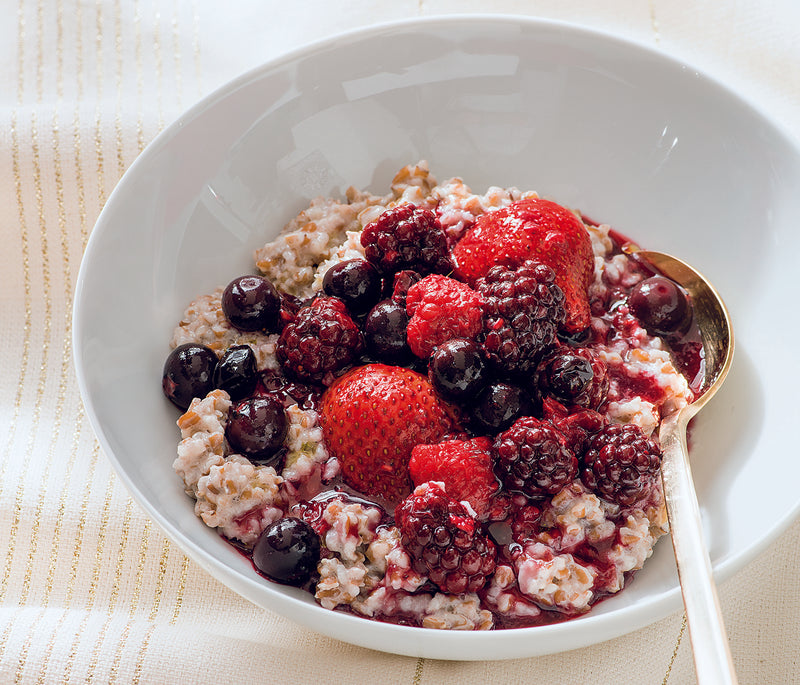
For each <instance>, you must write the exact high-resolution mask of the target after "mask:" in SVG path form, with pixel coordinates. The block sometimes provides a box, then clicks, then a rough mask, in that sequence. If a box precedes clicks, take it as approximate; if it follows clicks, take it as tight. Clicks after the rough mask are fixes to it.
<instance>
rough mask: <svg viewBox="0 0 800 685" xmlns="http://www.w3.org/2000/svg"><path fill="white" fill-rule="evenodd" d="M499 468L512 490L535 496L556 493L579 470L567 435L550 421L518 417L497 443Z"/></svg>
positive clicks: (497, 464)
mask: <svg viewBox="0 0 800 685" xmlns="http://www.w3.org/2000/svg"><path fill="white" fill-rule="evenodd" d="M493 450H494V454H495V471H496V473H497V475H498V477H499V478H500V480H502V482H503V484H504V485H505V488H506V489H507V490H508V491H509V492H518V493H520V494H522V495H525V496H526V497H529V498H532V499H535V498H538V497H544V496H546V495H554V494H556V493H557V492H558V491H559V490H561V488H563V487H564V486H565V485H567V484H568V483H570V482H571V481H572V480H573V479H574V478H575V476H576V475H577V473H578V460H577V459H576V457H575V454H574V452H573V451H572V450H571V449H570V447H569V445H568V443H567V440H566V437H565V436H564V434H563V433H561V431H559V430H558V429H557V428H556V427H555V426H554V425H553V424H551V423H550V422H549V421H542V420H540V419H537V418H534V417H532V416H528V417H523V418H521V419H518V420H517V421H516V422H515V423H514V425H513V426H511V428H509V429H508V430H506V431H503V432H502V433H500V435H498V436H497V439H496V440H495V442H494V446H493Z"/></svg>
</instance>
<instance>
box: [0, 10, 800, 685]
mask: <svg viewBox="0 0 800 685" xmlns="http://www.w3.org/2000/svg"><path fill="white" fill-rule="evenodd" d="M476 11H479V12H487V11H496V12H506V13H517V14H528V15H535V16H540V17H546V18H554V19H560V20H566V21H570V22H575V23H578V24H583V25H586V26H591V27H595V28H601V29H605V30H608V31H610V32H613V33H615V34H618V35H622V36H627V37H631V38H633V39H635V40H637V41H639V42H641V43H644V44H647V45H650V46H653V47H655V48H658V49H660V50H663V51H665V52H668V53H671V54H673V55H675V56H677V57H679V58H682V59H684V60H686V61H689V62H690V63H692V64H694V65H695V66H697V67H698V68H700V69H701V70H703V71H705V72H707V73H709V74H711V75H712V76H714V77H716V78H718V79H719V80H721V81H723V82H725V83H726V84H728V85H729V86H731V87H733V88H734V89H736V90H738V91H739V92H740V93H742V94H743V95H744V96H745V97H747V98H748V99H750V100H752V101H753V102H754V103H755V104H756V105H757V106H759V107H760V108H761V109H762V110H764V111H765V112H767V113H769V115H771V116H772V117H773V118H774V119H775V120H777V121H778V123H780V124H781V125H783V126H784V127H786V128H787V129H789V130H790V131H791V132H792V133H793V134H794V135H795V136H798V137H800V3H797V2H796V0H758V1H755V0H731V1H730V2H727V1H725V0H607V1H605V2H601V1H599V0H576V1H573V2H569V3H568V2H563V0H530V1H522V0H505V1H503V0H495V1H490V0H485V1H484V2H479V1H477V0H458V1H455V0H413V1H410V0H395V2H393V3H387V2H380V1H379V0H348V1H346V2H345V1H343V2H333V1H332V0H307V1H306V2H295V3H291V2H276V1H274V0H258V1H256V0H239V1H237V2H228V3H222V2H213V1H212V0H172V1H167V0H164V1H163V2H159V1H158V0H149V1H147V0H95V1H94V2H88V1H85V0H19V2H14V1H13V0H0V60H2V68H0V238H2V242H0V285H1V287H0V335H1V336H2V345H1V346H0V569H2V572H1V573H0V682H2V683H12V682H18V683H56V682H58V683H61V682H64V683H82V682H89V681H93V682H100V683H112V682H118V683H175V682H181V681H188V682H202V683H210V682H220V683H241V682H281V683H283V682H300V683H312V682H323V681H324V682H336V681H341V682H367V681H369V680H376V681H382V682H392V683H408V684H409V685H410V684H412V683H413V684H414V685H417V684H419V685H422V684H427V683H453V684H459V685H460V684H463V683H473V682H492V683H505V682H509V683H517V682H518V683H523V682H524V683H552V682H571V683H606V682H615V683H662V682H669V683H673V684H679V685H680V684H684V683H691V682H694V673H693V665H692V657H691V650H690V646H689V642H688V636H686V635H685V634H684V632H683V630H682V616H681V614H680V613H679V614H676V615H674V616H671V617H669V618H667V619H665V620H662V621H660V622H658V623H656V624H654V625H652V626H650V627H648V628H646V629H643V630H640V631H638V632H635V633H633V634H631V635H628V636H625V637H622V638H619V639H615V640H611V641H608V642H604V643H601V644H599V645H597V646H594V647H590V648H586V649H581V650H577V651H573V652H568V653H564V654H557V655H552V656H546V657H541V658H535V659H526V660H519V661H507V662H487V663H451V662H437V661H432V660H423V659H414V658H407V657H399V656H392V655H387V654H381V653H378V652H372V651H368V650H365V649H360V648H357V647H352V646H350V645H348V644H346V643H343V642H339V641H336V640H332V639H329V638H325V637H321V636H320V635H317V634H315V633H313V632H310V631H308V630H306V629H303V628H300V627H298V626H296V625H294V624H293V623H292V622H291V621H289V620H287V619H284V618H282V617H279V616H276V615H274V614H272V613H270V612H268V611H263V610H260V609H257V608H256V607H254V606H252V605H251V604H249V603H248V602H247V601H245V600H243V599H241V598H240V597H239V596H238V595H235V594H234V593H233V592H231V591H229V590H228V589H226V588H225V587H224V586H221V585H220V584H219V583H217V582H216V581H214V580H213V579H211V578H210V577H209V576H208V575H206V574H205V573H204V572H203V571H201V570H200V569H199V568H198V567H197V566H196V565H195V564H194V563H193V562H191V561H189V560H188V559H187V558H186V557H185V556H184V555H183V554H182V552H181V551H180V550H179V549H177V548H176V547H175V546H174V545H173V544H171V543H169V542H168V541H167V540H166V539H165V538H164V536H163V535H162V534H161V533H160V531H159V530H158V529H157V528H156V527H155V526H154V525H153V524H152V523H151V522H150V521H149V520H148V519H147V517H146V516H145V515H144V514H143V512H142V511H141V510H140V508H139V507H138V505H136V504H135V503H134V502H133V501H132V500H131V498H130V496H129V495H128V493H127V492H126V490H125V488H124V487H123V486H122V485H121V483H120V481H119V479H118V478H117V477H116V476H115V474H114V473H113V470H112V468H111V466H110V464H109V462H108V461H107V459H106V457H105V456H104V454H103V453H102V451H101V450H100V448H99V446H98V444H97V442H96V440H95V438H94V436H93V434H92V431H91V429H90V427H89V425H88V422H87V419H86V416H85V414H84V411H83V409H82V406H81V402H80V398H79V395H78V390H77V386H76V381H75V377H74V373H73V369H72V358H71V353H72V350H71V344H70V335H71V320H70V317H71V306H72V293H73V288H74V284H75V279H76V276H77V272H78V267H79V264H80V260H81V255H82V252H83V249H84V247H85V244H86V240H87V237H88V235H89V234H90V233H91V230H92V226H93V224H94V221H95V219H96V217H97V215H98V213H99V211H100V209H101V207H102V206H103V204H104V202H105V201H106V199H107V198H108V196H109V193H110V192H111V190H112V189H113V187H114V185H115V184H116V182H117V181H118V180H119V178H120V176H121V175H122V174H123V172H124V171H125V169H126V168H127V167H128V166H129V165H130V164H131V162H132V161H133V160H134V159H135V157H136V156H137V154H138V153H139V152H140V151H141V150H142V149H143V147H144V146H145V145H146V144H147V143H148V142H149V141H150V140H151V139H152V138H153V136H154V135H155V134H156V133H157V132H158V131H159V130H160V129H161V128H162V127H163V126H164V125H165V124H167V123H169V122H170V121H171V120H173V119H174V118H175V117H177V115H178V114H179V113H180V112H181V111H182V110H184V109H185V108H186V107H188V106H189V105H191V104H192V103H193V102H195V101H196V100H198V99H199V98H200V97H201V96H202V95H204V94H207V93H209V92H210V91H211V90H213V89H214V88H216V87H217V86H219V85H221V84H222V83H224V82H225V81H227V80H229V79H230V78H232V77H234V76H236V75H237V74H239V73H240V72H242V71H244V70H246V69H248V68H250V67H253V66H256V65H257V64H259V63H261V62H263V61H265V60H267V59H269V58H271V57H273V56H275V55H278V54H279V53H281V52H284V51H286V50H288V49H291V48H293V47H295V46H297V45H298V44H302V43H306V42H309V41H311V40H314V39H317V38H322V37H325V36H328V35H331V34H334V33H336V32H339V31H341V30H345V29H349V28H352V27H356V26H362V25H367V24H370V23H374V22H379V21H387V20H392V19H399V18H404V17H409V16H419V15H432V14H443V13H449V12H459V13H464V12H476ZM798 192H800V189H798ZM787 448H791V447H790V446H787ZM798 568H800V523H796V524H795V525H794V526H793V527H791V528H790V529H789V530H788V531H787V532H785V533H784V534H783V535H782V536H781V537H780V539H778V540H777V541H776V542H775V543H774V544H773V545H772V546H771V547H770V548H769V550H768V552H767V553H766V554H765V555H764V556H763V557H762V558H760V559H758V560H756V561H754V562H753V563H751V564H750V565H749V566H748V567H747V568H745V569H744V570H743V571H741V572H739V573H738V574H737V575H736V576H735V577H733V578H732V579H731V580H729V581H727V582H726V583H724V584H723V586H722V587H721V597H722V604H723V608H724V612H725V618H726V621H727V626H728V631H729V634H730V639H731V644H732V648H733V653H734V660H735V662H736V666H737V669H738V672H739V677H740V681H741V682H742V683H756V684H765V683H775V684H783V683H790V682H795V683H797V682H800V659H798V656H797V655H798V654H799V653H800V631H799V630H798V625H799V624H800V584H798V582H797V569H798ZM765 578H766V581H765ZM755 586H758V587H759V588H760V591H759V593H758V594H757V595H754V594H753V593H752V592H751V591H750V588H751V587H755Z"/></svg>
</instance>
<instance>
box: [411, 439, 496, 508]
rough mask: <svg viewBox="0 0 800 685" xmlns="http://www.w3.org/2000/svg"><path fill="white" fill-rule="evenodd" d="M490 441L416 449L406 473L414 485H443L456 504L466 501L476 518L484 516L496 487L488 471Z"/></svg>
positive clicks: (492, 475)
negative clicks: (427, 483) (428, 483)
mask: <svg viewBox="0 0 800 685" xmlns="http://www.w3.org/2000/svg"><path fill="white" fill-rule="evenodd" d="M491 448H492V441H491V439H489V438H486V437H479V438H473V439H472V440H446V441H444V442H440V443H439V444H437V445H417V446H416V447H415V448H414V450H413V451H412V453H411V461H409V463H408V472H409V474H410V475H411V480H412V481H414V485H421V484H422V483H425V482H427V481H439V482H441V483H444V487H445V490H447V494H448V495H449V496H450V497H451V498H452V499H454V500H456V501H457V502H463V501H465V500H466V501H467V502H469V505H470V506H471V507H472V509H473V510H474V511H475V514H476V515H477V518H478V519H479V520H483V519H484V518H485V517H486V515H487V514H488V512H489V510H490V508H491V505H492V499H493V498H494V496H495V494H496V493H497V491H498V490H499V489H500V485H499V483H498V482H497V478H495V475H494V471H493V470H492V455H491Z"/></svg>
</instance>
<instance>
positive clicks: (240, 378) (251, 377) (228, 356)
mask: <svg viewBox="0 0 800 685" xmlns="http://www.w3.org/2000/svg"><path fill="white" fill-rule="evenodd" d="M257 382H258V372H257V369H256V355H255V352H253V348H252V347H250V345H231V347H229V348H228V349H227V350H225V354H223V355H222V358H221V359H220V360H219V363H218V364H217V368H216V369H215V370H214V387H215V388H220V389H221V390H224V391H225V392H227V393H228V394H229V395H230V397H231V400H233V401H234V402H237V401H238V400H241V399H243V398H244V397H247V396H249V395H251V394H252V393H253V391H254V390H255V389H256V383H257Z"/></svg>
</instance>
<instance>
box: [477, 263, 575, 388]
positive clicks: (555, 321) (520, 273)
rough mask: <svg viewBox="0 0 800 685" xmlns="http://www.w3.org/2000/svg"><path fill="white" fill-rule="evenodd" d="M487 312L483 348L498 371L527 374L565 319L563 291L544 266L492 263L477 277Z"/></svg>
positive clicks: (485, 311) (536, 264) (551, 272)
mask: <svg viewBox="0 0 800 685" xmlns="http://www.w3.org/2000/svg"><path fill="white" fill-rule="evenodd" d="M478 292H480V293H481V295H483V298H484V305H483V311H484V316H485V324H484V333H483V347H484V353H485V354H486V357H487V359H488V360H489V362H490V363H491V364H492V365H493V366H494V367H495V368H496V369H497V370H498V371H500V372H505V373H507V374H528V373H532V372H533V371H534V370H535V368H536V363H537V362H538V361H539V359H540V358H541V356H542V354H544V353H545V352H546V351H547V350H548V349H549V348H550V347H552V345H553V344H554V343H555V341H556V333H557V331H558V328H559V326H560V325H562V324H563V323H564V318H565V317H566V310H565V309H564V293H563V292H562V291H561V288H559V287H558V286H557V285H556V284H555V273H554V272H553V270H552V269H551V268H550V267H549V266H546V265H544V264H539V263H536V262H531V261H528V262H525V263H524V264H523V265H522V266H520V267H519V268H518V269H510V268H507V267H504V266H493V267H492V268H491V269H489V272H488V273H487V274H486V276H485V277H484V278H482V279H480V280H479V281H478Z"/></svg>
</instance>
